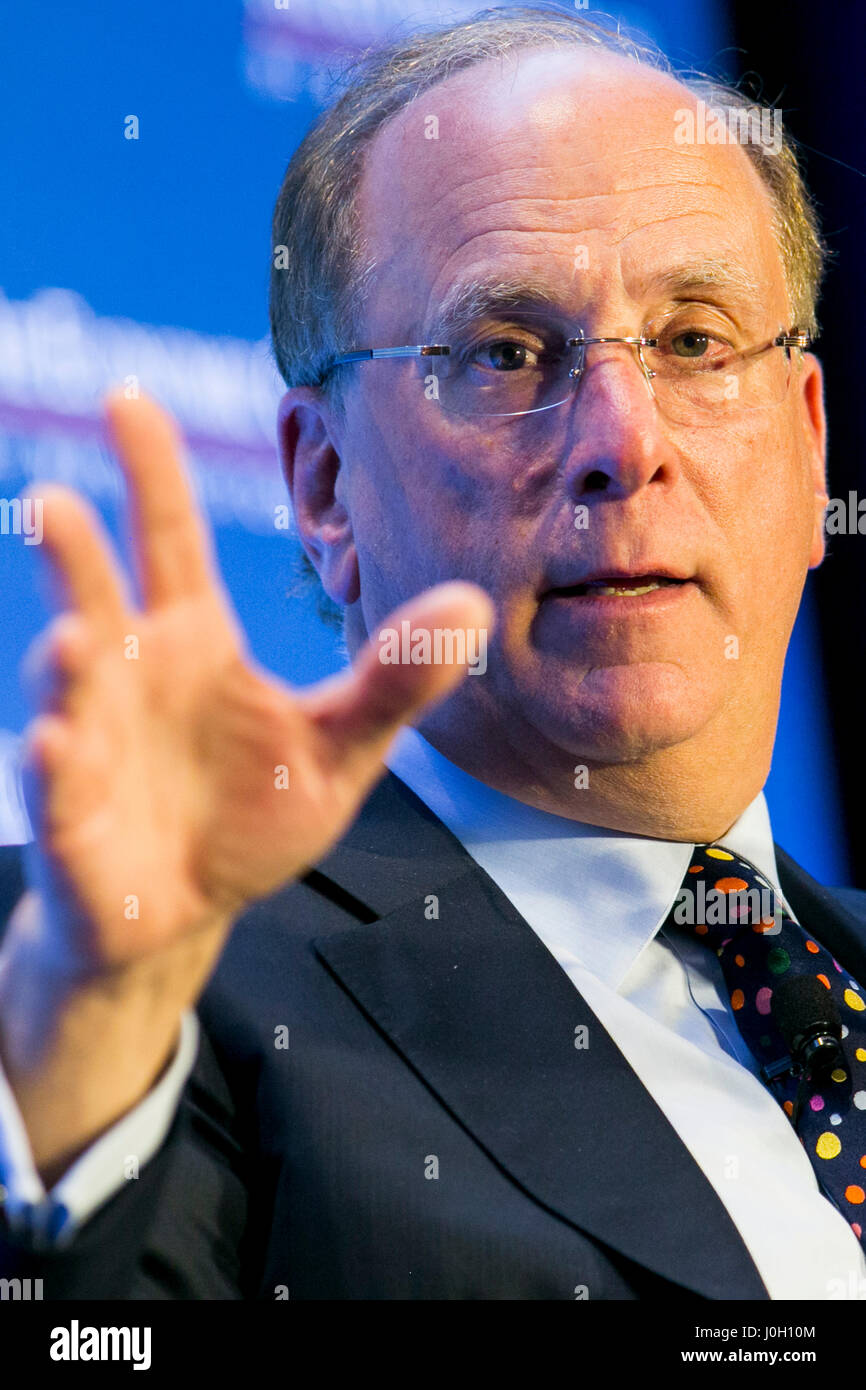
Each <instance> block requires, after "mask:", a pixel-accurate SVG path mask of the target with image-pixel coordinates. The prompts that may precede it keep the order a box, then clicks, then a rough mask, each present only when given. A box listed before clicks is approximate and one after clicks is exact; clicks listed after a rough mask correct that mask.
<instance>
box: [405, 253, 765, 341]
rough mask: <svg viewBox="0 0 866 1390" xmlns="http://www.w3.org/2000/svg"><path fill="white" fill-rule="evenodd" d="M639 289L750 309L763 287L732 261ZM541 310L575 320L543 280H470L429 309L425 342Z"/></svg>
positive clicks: (659, 276)
mask: <svg viewBox="0 0 866 1390" xmlns="http://www.w3.org/2000/svg"><path fill="white" fill-rule="evenodd" d="M639 290H640V291H641V292H642V293H643V294H644V295H647V294H649V293H656V294H657V293H659V292H663V293H665V294H667V295H669V296H675V295H687V294H694V293H696V292H697V291H700V290H714V291H716V292H717V293H719V294H724V295H727V296H730V297H733V298H735V299H738V300H741V301H744V302H746V303H748V304H749V305H755V304H756V303H757V304H760V301H761V297H762V294H763V293H765V289H764V290H762V287H761V286H760V285H759V283H758V281H757V280H755V278H754V276H752V275H751V274H750V272H749V271H748V270H746V269H745V267H744V266H742V265H738V264H737V263H736V262H734V261H726V260H717V259H711V260H703V261H692V262H689V263H688V264H686V265H680V266H673V267H671V268H669V269H665V270H663V271H659V272H658V273H654V274H650V275H648V276H646V277H645V278H644V279H643V280H642V282H641V284H640V286H639ZM507 310H510V311H511V312H519V311H520V310H523V311H525V312H539V311H542V312H543V311H547V312H550V311H553V312H554V313H555V314H556V315H557V316H559V317H561V318H563V319H564V320H569V321H571V322H573V321H574V319H575V315H574V314H573V313H571V312H568V311H567V310H565V309H564V308H563V305H562V301H561V297H560V292H559V291H557V290H556V289H555V288H554V287H553V286H551V285H549V284H548V283H547V282H545V281H543V280H535V279H532V278H526V277H512V278H510V279H509V278H501V277H498V276H497V277H495V278H492V279H489V280H483V279H481V280H471V281H468V282H465V283H458V284H456V285H453V286H452V287H451V289H450V290H448V292H447V293H446V294H445V296H444V298H443V299H442V301H441V303H440V304H438V305H437V306H436V308H435V309H433V310H431V311H430V313H429V314H428V315H427V317H426V318H425V325H424V332H425V334H426V335H427V336H426V338H425V341H427V342H432V341H433V336H430V335H434V336H435V337H436V338H437V339H438V341H440V342H447V341H448V338H449V336H456V335H458V334H459V333H460V331H461V330H462V329H464V328H466V327H467V326H468V325H469V324H471V323H474V322H476V321H477V320H478V319H481V318H483V317H484V316H485V315H490V316H495V315H497V314H504V313H505V311H507Z"/></svg>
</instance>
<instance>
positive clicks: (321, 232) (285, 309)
mask: <svg viewBox="0 0 866 1390" xmlns="http://www.w3.org/2000/svg"><path fill="white" fill-rule="evenodd" d="M610 23H611V26H614V27H607V26H606V25H604V24H600V23H598V22H596V21H591V20H588V19H585V18H584V17H583V16H582V15H577V14H571V13H568V12H566V11H564V10H561V9H553V8H547V7H546V6H544V5H540V6H526V7H519V8H500V9H488V10H482V11H480V12H479V13H477V14H476V15H474V16H473V17H472V18H470V19H467V20H465V21H463V22H461V23H457V24H451V25H447V26H440V27H437V28H424V29H423V30H421V31H419V32H417V33H415V34H412V35H410V36H408V37H402V38H400V39H398V40H397V41H395V42H392V43H390V44H388V45H386V46H385V47H381V48H377V49H373V50H372V51H369V52H367V53H365V54H363V55H362V56H361V57H360V58H359V59H357V60H356V61H355V62H354V63H352V64H351V65H350V66H349V67H348V68H347V69H346V70H345V71H344V73H343V75H342V78H341V82H340V94H339V96H338V97H337V98H336V99H335V100H334V101H333V103H332V104H331V105H330V106H329V107H328V108H327V109H326V110H325V111H324V112H323V113H322V114H321V115H320V116H319V117H318V119H317V120H316V121H315V122H314V124H313V125H312V127H311V128H310V130H309V131H308V133H307V135H306V136H305V138H304V139H303V141H302V142H301V144H300V145H299V146H298V149H297V150H296V151H295V153H294V155H293V157H292V159H291V161H290V163H289V166H288V169H287V170H286V175H285V178H284V180H283V185H282V188H281V189H280V193H279V197H278V198H277V203H276V208H275V210H274V220H273V249H274V255H273V257H272V262H271V291H270V322H271V336H272V342H273V350H274V356H275V358H276V362H277V366H278V368H279V371H280V374H281V375H282V377H283V379H284V381H285V382H286V384H287V385H288V386H317V387H321V389H322V390H323V392H324V394H325V395H326V397H327V399H328V400H329V402H330V404H331V405H332V407H333V408H334V409H336V410H338V411H339V410H342V408H343V397H342V387H343V382H344V379H345V369H342V368H336V369H333V368H331V365H330V364H331V360H332V359H333V357H335V356H336V355H337V354H338V353H339V352H340V351H341V350H342V349H345V348H347V347H351V346H354V345H356V344H357V342H358V339H359V338H360V337H361V334H362V332H363V314H364V307H365V302H366V296H367V294H368V293H369V289H370V283H371V279H372V275H373V271H374V269H375V265H374V263H373V262H372V261H371V260H370V259H369V254H368V251H367V247H366V245H365V241H364V235H363V228H362V226H361V219H360V217H359V213H358V208H357V198H356V193H357V190H358V186H359V183H360V180H361V177H362V175H363V170H364V160H365V155H366V152H367V150H368V148H369V146H370V144H371V142H372V140H373V139H374V137H375V136H376V134H377V133H378V131H379V130H381V128H382V127H383V126H384V125H385V124H386V122H387V121H389V120H390V119H391V118H392V117H393V116H395V115H397V113H398V112H400V111H402V110H403V108H404V107H406V106H408V105H409V103H410V102H412V101H413V100H414V99H415V98H416V97H418V96H419V95H420V94H421V93H423V92H426V91H427V90H429V88H431V87H433V86H435V85H436V84H437V83H438V82H441V81H443V80H444V79H446V78H448V77H450V76H452V75H453V74H455V73H457V72H460V71H462V70H464V69H466V68H469V67H473V66H475V65H476V64H479V63H482V62H485V61H486V60H488V59H491V58H505V57H507V56H509V55H510V54H513V53H516V52H518V51H519V50H521V49H532V48H548V47H565V46H567V45H570V44H578V45H581V46H583V47H593V48H595V49H596V50H598V51H606V52H609V53H613V54H617V55H619V56H620V57H625V58H628V59H630V60H631V61H633V62H635V63H638V64H640V65H642V66H646V67H649V68H652V69H655V70H656V71H659V72H663V73H666V74H668V75H669V76H671V77H673V78H675V79H676V80H677V81H679V82H680V83H681V84H682V85H683V86H684V87H685V88H687V89H688V91H690V92H691V93H692V95H694V96H696V97H698V98H699V99H701V100H703V101H704V102H705V104H706V106H707V107H708V108H709V107H712V108H718V107H724V108H726V109H728V110H733V111H734V112H740V113H743V114H744V115H748V114H749V113H756V112H757V113H758V114H760V113H761V112H764V113H765V114H771V115H772V117H773V121H774V128H775V127H777V126H778V125H779V122H778V119H777V113H775V112H773V113H770V112H769V108H767V107H765V106H763V105H762V104H760V103H757V102H754V101H747V100H746V98H745V97H744V95H743V93H742V92H740V91H739V90H738V89H737V88H735V87H730V86H728V85H726V84H724V83H721V82H716V81H715V80H713V79H712V78H710V77H707V76H705V75H703V74H700V75H697V76H693V75H690V74H687V73H683V72H681V71H679V70H676V69H675V68H674V67H673V65H672V64H671V62H670V61H669V59H668V58H667V57H666V56H665V55H664V54H663V53H662V52H661V50H660V49H658V48H657V47H655V46H654V45H651V44H649V43H647V42H643V41H641V42H637V41H635V40H634V39H633V38H631V37H628V36H627V35H626V34H625V33H623V32H621V30H620V27H619V25H617V24H616V23H615V21H610ZM742 147H743V149H744V150H745V152H746V154H747V155H748V156H749V158H750V159H751V160H752V162H753V164H754V166H755V169H756V171H757V173H758V175H759V176H760V178H761V180H762V182H763V184H764V185H765V187H766V188H767V190H768V192H769V195H770V203H771V208H772V215H773V221H774V231H775V235H776V241H777V245H778V248H779V253H780V257H781V260H782V266H783V271H784V276H785V283H786V289H787V294H788V301H789V310H790V314H791V322H790V323H789V324H787V325H786V327H789V328H793V327H797V328H799V329H801V330H805V331H806V332H809V333H812V334H814V333H816V332H817V321H816V316H815V315H816V304H817V299H818V293H819V289H820V284H821V278H822V275H823V270H824V264H825V255H826V253H825V248H824V244H823V242H822V238H821V234H820V230H819V226H818V219H817V215H816V213H815V209H814V206H813V204H812V201H811V198H810V196H809V193H808V191H807V189H806V187H805V184H804V182H803V179H802V176H801V173H800V168H799V163H798V159H797V154H796V152H795V149H794V146H793V143H792V141H791V138H790V136H788V135H787V133H786V132H785V131H784V130H783V129H780V131H779V139H778V140H777V142H775V143H774V147H773V148H772V149H770V148H767V147H766V145H765V144H764V143H762V142H761V141H745V142H743V146H742Z"/></svg>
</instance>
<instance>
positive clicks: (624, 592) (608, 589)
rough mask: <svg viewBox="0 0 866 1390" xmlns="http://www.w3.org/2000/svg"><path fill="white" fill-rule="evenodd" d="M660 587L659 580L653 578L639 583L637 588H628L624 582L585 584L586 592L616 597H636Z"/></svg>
mask: <svg viewBox="0 0 866 1390" xmlns="http://www.w3.org/2000/svg"><path fill="white" fill-rule="evenodd" d="M661 587H662V585H661V582H660V581H659V580H656V579H654V580H653V581H652V582H651V583H650V584H641V585H640V587H639V588H637V589H628V588H626V586H625V585H624V584H596V583H589V584H587V585H586V589H587V591H588V592H592V593H594V594H603V595H604V596H605V597H610V596H613V595H615V596H616V597H617V598H638V597H639V595H640V594H651V593H652V591H653V589H660V588H661Z"/></svg>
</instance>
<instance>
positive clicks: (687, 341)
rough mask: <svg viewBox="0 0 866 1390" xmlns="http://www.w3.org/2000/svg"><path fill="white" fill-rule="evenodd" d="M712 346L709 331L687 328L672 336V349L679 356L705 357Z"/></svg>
mask: <svg viewBox="0 0 866 1390" xmlns="http://www.w3.org/2000/svg"><path fill="white" fill-rule="evenodd" d="M709 346H710V336H709V334H708V333H698V332H697V331H696V330H694V329H691V328H687V329H685V330H684V331H683V332H681V333H675V334H674V336H673V337H672V338H671V349H672V351H673V352H674V354H675V356H677V357H705V356H706V354H707V351H708V349H709Z"/></svg>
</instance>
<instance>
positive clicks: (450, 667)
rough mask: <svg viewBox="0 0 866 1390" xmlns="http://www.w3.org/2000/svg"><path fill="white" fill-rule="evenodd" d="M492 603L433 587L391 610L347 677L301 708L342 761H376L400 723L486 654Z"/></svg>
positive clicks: (478, 592)
mask: <svg viewBox="0 0 866 1390" xmlns="http://www.w3.org/2000/svg"><path fill="white" fill-rule="evenodd" d="M493 623H494V608H493V603H492V601H491V599H490V598H489V597H488V595H487V594H486V593H485V592H484V590H483V589H480V588H478V586H477V585H475V584H468V583H464V582H463V581H456V580H455V581H452V582H450V583H447V584H438V585H437V586H436V587H435V588H433V589H427V590H426V591H425V592H424V593H423V594H419V595H418V596H417V597H416V598H413V599H411V600H410V601H409V602H408V603H405V604H402V605H401V606H400V607H399V608H397V609H395V611H394V612H393V613H391V614H390V615H389V616H388V617H387V618H386V619H385V621H384V623H383V624H382V625H381V627H378V628H377V629H376V631H375V632H374V633H373V634H371V636H370V638H369V639H368V641H367V642H366V643H365V644H364V646H363V647H362V648H361V650H360V652H359V653H358V655H357V656H356V658H355V661H354V663H353V665H352V666H351V668H350V669H349V670H348V671H341V672H340V673H339V674H338V675H336V676H332V677H331V678H330V679H328V680H326V681H322V682H321V683H320V684H319V685H317V686H316V687H315V688H314V690H313V691H311V692H310V694H309V696H307V697H305V698H304V699H303V701H302V704H303V706H304V708H305V710H306V713H307V714H308V715H309V716H310V718H311V719H312V720H313V722H314V723H315V724H316V725H318V727H319V728H320V729H321V730H322V731H323V732H325V733H327V734H328V735H329V736H330V737H331V739H332V740H333V742H334V745H335V748H334V751H335V753H336V754H337V755H338V756H340V757H342V758H346V757H347V756H349V755H354V754H360V755H361V756H362V757H363V758H365V759H367V758H369V759H378V758H381V757H382V756H383V755H384V753H385V751H386V749H387V747H388V744H389V743H390V742H391V740H392V739H393V737H394V735H395V734H396V733H397V730H398V729H399V728H400V726H401V724H407V723H409V722H410V720H411V719H412V718H413V717H414V716H415V715H416V714H417V713H418V712H419V711H420V710H422V709H423V708H424V707H425V706H426V705H428V704H430V703H432V702H433V701H436V700H441V699H442V698H443V697H444V696H445V695H447V694H448V693H449V692H450V691H451V690H453V689H454V687H455V686H457V685H459V684H460V682H461V680H463V679H464V677H465V676H466V674H467V672H468V670H469V665H470V662H471V661H472V660H474V659H475V658H477V656H478V655H479V654H485V655H486V651H487V639H488V636H489V633H490V632H491V631H492V629H493Z"/></svg>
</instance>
